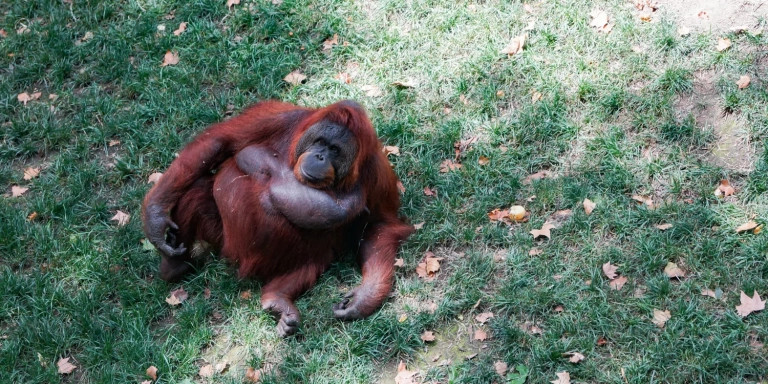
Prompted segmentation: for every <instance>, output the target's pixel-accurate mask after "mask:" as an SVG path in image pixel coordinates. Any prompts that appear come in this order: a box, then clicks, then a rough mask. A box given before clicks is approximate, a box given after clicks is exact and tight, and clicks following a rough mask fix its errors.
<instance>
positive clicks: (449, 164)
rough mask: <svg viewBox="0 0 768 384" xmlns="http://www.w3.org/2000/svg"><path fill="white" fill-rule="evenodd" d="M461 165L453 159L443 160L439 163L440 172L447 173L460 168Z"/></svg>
mask: <svg viewBox="0 0 768 384" xmlns="http://www.w3.org/2000/svg"><path fill="white" fill-rule="evenodd" d="M461 167H462V165H461V164H459V163H454V162H453V160H450V159H449V160H443V162H442V163H440V173H448V172H450V171H455V170H457V169H461Z"/></svg>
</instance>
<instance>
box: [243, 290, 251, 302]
mask: <svg viewBox="0 0 768 384" xmlns="http://www.w3.org/2000/svg"><path fill="white" fill-rule="evenodd" d="M251 297H253V293H251V290H250V289H248V290H245V291H242V292H240V299H242V300H250V299H251Z"/></svg>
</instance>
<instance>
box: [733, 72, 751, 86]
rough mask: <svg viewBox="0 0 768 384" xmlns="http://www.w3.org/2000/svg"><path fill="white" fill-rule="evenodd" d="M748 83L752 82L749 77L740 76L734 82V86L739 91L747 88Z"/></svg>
mask: <svg viewBox="0 0 768 384" xmlns="http://www.w3.org/2000/svg"><path fill="white" fill-rule="evenodd" d="M750 81H752V78H750V77H749V75H742V76H741V77H739V80H737V81H736V85H738V86H739V89H744V88H746V87H748V86H749V82H750Z"/></svg>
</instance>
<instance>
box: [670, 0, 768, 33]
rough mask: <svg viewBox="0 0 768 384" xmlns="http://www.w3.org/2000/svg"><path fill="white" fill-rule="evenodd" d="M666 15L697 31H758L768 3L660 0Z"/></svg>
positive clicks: (756, 1) (767, 12)
mask: <svg viewBox="0 0 768 384" xmlns="http://www.w3.org/2000/svg"><path fill="white" fill-rule="evenodd" d="M659 4H660V5H661V10H662V12H665V13H667V14H668V15H669V16H671V17H672V18H673V19H675V20H677V21H678V25H680V26H684V27H687V28H690V29H691V31H694V32H713V33H718V32H727V31H729V30H731V29H732V28H754V27H756V26H757V24H758V20H759V18H761V17H762V18H765V17H766V16H768V0H763V1H758V0H752V1H747V0H660V1H659Z"/></svg>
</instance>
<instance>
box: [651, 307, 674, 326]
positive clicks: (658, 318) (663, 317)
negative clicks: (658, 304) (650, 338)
mask: <svg viewBox="0 0 768 384" xmlns="http://www.w3.org/2000/svg"><path fill="white" fill-rule="evenodd" d="M671 318H672V315H671V314H670V313H669V311H668V310H664V311H660V310H658V309H654V310H653V320H652V321H653V323H654V324H656V326H657V327H659V328H664V324H666V323H667V321H668V320H669V319H671Z"/></svg>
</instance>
